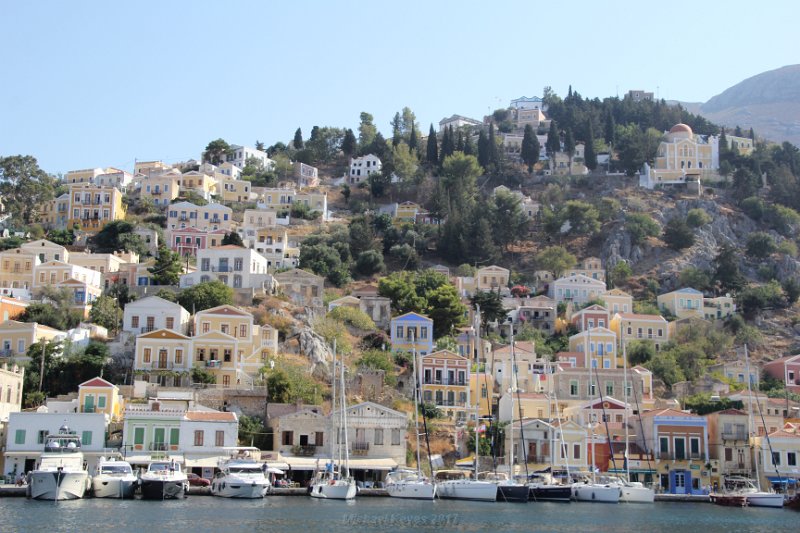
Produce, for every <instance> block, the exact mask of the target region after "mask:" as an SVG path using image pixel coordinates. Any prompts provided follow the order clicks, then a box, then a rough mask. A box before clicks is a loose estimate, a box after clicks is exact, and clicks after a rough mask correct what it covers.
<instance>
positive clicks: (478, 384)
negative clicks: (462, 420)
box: [469, 372, 494, 420]
mask: <svg viewBox="0 0 800 533" xmlns="http://www.w3.org/2000/svg"><path fill="white" fill-rule="evenodd" d="M469 389H470V396H472V398H473V403H475V404H477V407H478V416H479V417H486V416H492V410H493V408H494V377H493V376H492V375H491V374H490V373H488V372H480V373H477V372H472V373H470V376H469ZM469 417H470V420H474V419H475V411H472V413H470V415H469Z"/></svg>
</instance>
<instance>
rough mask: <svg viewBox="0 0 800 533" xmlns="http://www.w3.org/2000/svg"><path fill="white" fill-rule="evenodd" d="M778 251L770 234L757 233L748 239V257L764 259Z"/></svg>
mask: <svg viewBox="0 0 800 533" xmlns="http://www.w3.org/2000/svg"><path fill="white" fill-rule="evenodd" d="M775 250H777V246H776V245H775V239H773V238H772V235H770V234H769V233H764V232H763V231H756V232H755V233H751V234H750V235H749V236H748V237H747V255H749V256H750V257H756V258H758V259H764V258H765V257H769V256H770V254H772V253H773V252H775Z"/></svg>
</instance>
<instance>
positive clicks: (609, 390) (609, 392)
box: [606, 381, 614, 396]
mask: <svg viewBox="0 0 800 533" xmlns="http://www.w3.org/2000/svg"><path fill="white" fill-rule="evenodd" d="M606 396H614V382H613V381H606Z"/></svg>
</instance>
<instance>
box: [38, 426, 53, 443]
mask: <svg viewBox="0 0 800 533" xmlns="http://www.w3.org/2000/svg"><path fill="white" fill-rule="evenodd" d="M48 433H50V432H49V431H47V430H46V429H40V430H39V436H38V437H37V439H36V444H44V439H46V438H47V435H48Z"/></svg>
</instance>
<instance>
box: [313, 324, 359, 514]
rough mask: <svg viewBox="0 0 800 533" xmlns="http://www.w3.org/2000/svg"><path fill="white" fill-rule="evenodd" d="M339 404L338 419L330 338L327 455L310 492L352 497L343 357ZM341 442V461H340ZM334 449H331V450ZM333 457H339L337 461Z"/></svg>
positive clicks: (330, 497) (326, 496)
mask: <svg viewBox="0 0 800 533" xmlns="http://www.w3.org/2000/svg"><path fill="white" fill-rule="evenodd" d="M340 368H341V370H340V374H339V377H340V385H341V391H340V394H339V395H340V397H341V398H340V406H341V411H340V412H339V416H338V419H339V423H338V424H337V421H336V420H337V416H336V412H335V409H336V341H335V340H334V341H333V369H332V371H331V391H332V396H331V406H332V409H331V439H330V441H331V458H330V461H329V462H328V463H327V464H326V465H325V470H323V471H322V472H317V474H316V475H315V477H314V480H313V481H312V482H311V490H310V493H309V494H310V496H311V497H312V498H321V499H328V500H352V499H353V498H355V497H356V493H357V492H358V490H357V487H356V482H355V480H354V479H353V477H352V476H351V475H350V451H349V450H348V449H347V399H346V395H345V387H344V359H343V360H342V362H341V363H340ZM334 435H336V436H338V437H340V438H339V439H337V440H339V441H340V442H339V443H338V448H337V449H334ZM342 445H344V464H342V462H341V457H342ZM335 451H336V452H337V453H334V452H335ZM334 457H338V458H339V459H340V461H339V463H338V464H337V463H336V462H335V461H334Z"/></svg>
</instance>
